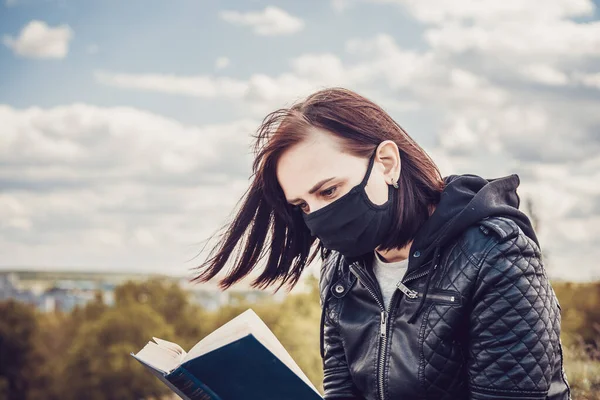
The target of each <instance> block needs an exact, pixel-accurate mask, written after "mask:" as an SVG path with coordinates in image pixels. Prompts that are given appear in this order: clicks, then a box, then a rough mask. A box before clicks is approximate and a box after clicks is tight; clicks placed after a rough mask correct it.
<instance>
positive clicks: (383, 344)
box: [350, 264, 437, 400]
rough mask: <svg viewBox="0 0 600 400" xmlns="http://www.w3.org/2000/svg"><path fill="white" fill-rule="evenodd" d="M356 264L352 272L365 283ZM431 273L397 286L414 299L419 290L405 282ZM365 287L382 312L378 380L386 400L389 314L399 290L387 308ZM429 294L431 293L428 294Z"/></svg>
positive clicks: (423, 274)
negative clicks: (385, 371) (385, 373)
mask: <svg viewBox="0 0 600 400" xmlns="http://www.w3.org/2000/svg"><path fill="white" fill-rule="evenodd" d="M354 266H355V264H352V265H350V271H352V273H353V274H354V275H355V276H356V278H357V279H358V280H359V281H361V282H363V284H364V283H365V282H367V281H368V279H364V277H362V278H363V279H361V276H360V275H361V272H360V271H357V270H356V269H355V268H354ZM436 268H437V265H435V266H434V267H433V269H434V270H435V269H436ZM428 273H429V270H425V271H423V272H421V273H419V274H416V275H414V276H411V277H408V278H406V277H405V278H403V279H401V280H400V282H398V284H397V285H396V287H397V288H398V289H400V291H401V292H402V293H404V294H405V295H406V296H407V297H410V298H411V299H414V298H416V297H417V296H418V292H416V291H414V290H412V289H410V288H408V287H407V286H406V285H404V283H405V282H410V281H412V280H415V279H418V278H421V277H423V276H425V275H427V274H428ZM365 287H366V288H367V291H368V292H369V293H370V294H371V296H372V297H373V298H374V299H375V301H376V302H377V304H378V305H379V309H380V310H381V312H380V315H381V316H380V318H381V319H380V325H379V358H378V360H377V361H378V363H377V365H378V371H377V382H378V391H379V399H380V400H385V391H384V384H385V376H384V367H385V360H386V358H387V337H388V328H389V324H388V316H389V314H390V313H391V308H392V305H393V304H394V302H395V299H396V294H397V293H398V291H395V292H394V293H393V294H392V298H391V300H390V309H389V310H386V309H385V306H384V305H383V302H382V301H381V299H380V298H379V297H378V296H377V294H376V293H375V291H374V290H373V289H372V288H371V287H370V286H369V285H366V284H365ZM427 296H429V295H427Z"/></svg>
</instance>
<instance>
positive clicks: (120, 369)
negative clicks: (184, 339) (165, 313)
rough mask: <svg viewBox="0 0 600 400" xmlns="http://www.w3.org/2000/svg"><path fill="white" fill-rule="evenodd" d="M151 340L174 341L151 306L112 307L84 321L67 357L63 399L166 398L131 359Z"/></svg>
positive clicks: (150, 376)
mask: <svg viewBox="0 0 600 400" xmlns="http://www.w3.org/2000/svg"><path fill="white" fill-rule="evenodd" d="M152 336H157V337H162V338H165V339H167V340H169V339H170V340H174V332H173V329H172V327H171V326H170V325H169V324H168V323H167V322H166V321H165V320H164V318H163V317H162V316H161V315H160V314H158V313H157V312H156V311H154V310H153V309H152V308H151V307H150V306H149V305H148V304H133V303H131V304H126V305H122V306H118V307H114V308H111V309H109V310H107V311H106V312H104V313H103V314H102V315H101V316H100V318H99V319H98V320H96V321H88V322H85V323H84V324H83V325H82V326H81V327H80V329H79V331H78V332H77V334H76V336H75V338H74V339H73V343H72V345H71V346H70V348H69V350H68V351H67V352H66V354H65V366H64V369H63V370H62V371H61V377H62V382H61V383H60V384H59V386H60V387H61V389H62V390H61V392H62V393H63V394H64V396H63V399H82V398H85V399H90V400H96V399H97V400H100V399H102V400H104V399H109V400H120V399H140V398H148V397H150V396H152V397H157V396H161V395H164V394H166V393H168V392H169V391H168V389H166V387H165V386H164V385H163V384H162V383H161V382H160V381H159V380H158V379H156V377H154V376H153V375H152V374H150V373H148V371H146V370H145V368H143V367H142V366H141V365H140V364H139V363H138V362H137V361H136V360H135V359H134V358H133V357H131V356H130V354H129V353H130V352H137V351H138V350H139V349H140V348H142V347H143V345H145V344H146V343H147V342H148V340H149V339H150V338H151V337H152ZM75 377H76V379H73V378H75Z"/></svg>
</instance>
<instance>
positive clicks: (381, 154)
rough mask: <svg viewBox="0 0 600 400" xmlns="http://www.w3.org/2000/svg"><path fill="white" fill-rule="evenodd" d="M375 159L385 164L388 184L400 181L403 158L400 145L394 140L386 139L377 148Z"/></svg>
mask: <svg viewBox="0 0 600 400" xmlns="http://www.w3.org/2000/svg"><path fill="white" fill-rule="evenodd" d="M375 160H376V161H379V162H380V163H381V164H382V165H383V175H384V176H385V182H386V183H387V184H388V185H392V184H393V183H395V182H398V179H399V177H400V169H401V167H402V160H401V159H400V150H398V145H397V144H396V143H395V142H394V141H392V140H384V141H383V142H381V143H380V144H379V147H378V148H377V155H376V157H375Z"/></svg>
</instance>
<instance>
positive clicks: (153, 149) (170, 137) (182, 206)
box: [0, 104, 258, 273]
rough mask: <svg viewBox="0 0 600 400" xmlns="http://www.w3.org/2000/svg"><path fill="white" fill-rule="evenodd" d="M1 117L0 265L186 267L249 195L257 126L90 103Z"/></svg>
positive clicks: (6, 109) (6, 110)
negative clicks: (200, 122)
mask: <svg viewBox="0 0 600 400" xmlns="http://www.w3.org/2000/svg"><path fill="white" fill-rule="evenodd" d="M0 120H2V121H3V131H2V134H3V141H2V146H0V159H2V160H3V168H2V170H1V171H0V182H1V183H2V187H3V190H2V193H1V194H0V252H1V253H2V254H3V255H4V256H3V257H2V261H1V263H2V265H5V266H6V265H8V266H15V265H44V266H48V265H49V266H65V267H70V266H78V267H90V268H93V267H101V268H102V267H103V268H106V267H117V266H128V267H130V268H134V269H136V268H137V269H141V270H148V269H152V270H157V269H159V268H163V272H167V271H168V272H172V273H175V272H177V273H183V272H185V270H186V268H189V267H192V266H193V265H191V264H188V265H184V263H185V262H186V260H188V259H189V258H190V257H191V256H193V255H195V254H197V253H198V251H200V249H201V246H200V244H199V243H200V242H201V241H202V240H204V239H206V237H207V236H208V235H209V234H211V233H214V232H215V230H216V229H218V228H219V227H220V225H221V224H222V223H223V219H224V218H225V216H226V215H227V213H228V212H229V211H230V209H232V208H233V206H234V205H235V202H236V201H237V199H239V198H240V197H241V195H242V193H243V191H244V190H245V189H246V186H247V184H248V177H249V175H250V162H251V160H250V156H249V154H248V146H249V143H250V133H252V132H253V131H254V130H255V129H256V127H257V126H258V123H257V122H256V121H250V120H240V121H234V122H231V123H227V124H219V125H206V126H201V127H198V126H187V125H183V124H181V123H179V122H177V121H174V120H171V119H168V118H165V117H162V116H160V115H156V114H152V113H149V112H146V111H142V110H138V109H133V108H127V107H114V108H101V107H95V106H90V105H86V104H73V105H68V106H61V107H55V108H50V109H42V108H28V109H15V108H12V107H10V106H0ZM224 154H227V157H223V155H224ZM157 243H159V244H160V246H157V245H156V244H157ZM197 261H198V259H197V260H196V262H197Z"/></svg>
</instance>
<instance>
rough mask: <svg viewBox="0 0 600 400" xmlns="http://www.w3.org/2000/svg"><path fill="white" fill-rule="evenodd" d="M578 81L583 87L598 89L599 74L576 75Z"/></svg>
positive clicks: (599, 87) (599, 85) (599, 82)
mask: <svg viewBox="0 0 600 400" xmlns="http://www.w3.org/2000/svg"><path fill="white" fill-rule="evenodd" d="M578 80H579V82H581V83H582V84H583V85H585V86H589V87H592V88H596V89H600V72H598V73H596V74H578Z"/></svg>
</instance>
